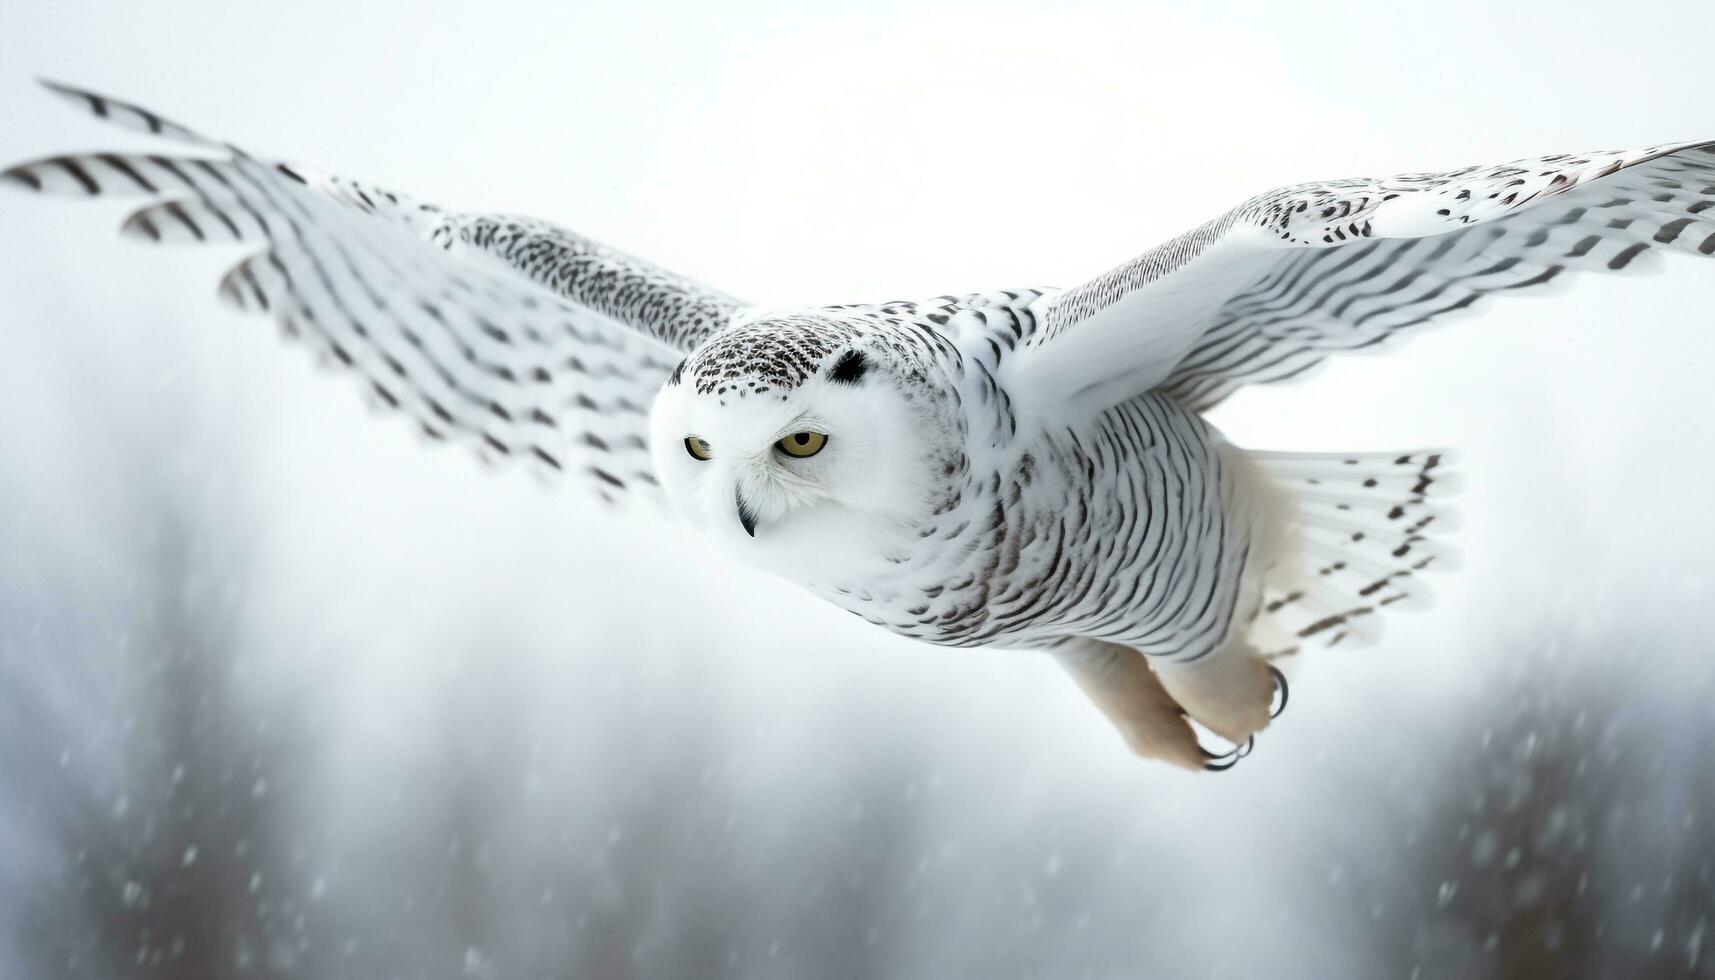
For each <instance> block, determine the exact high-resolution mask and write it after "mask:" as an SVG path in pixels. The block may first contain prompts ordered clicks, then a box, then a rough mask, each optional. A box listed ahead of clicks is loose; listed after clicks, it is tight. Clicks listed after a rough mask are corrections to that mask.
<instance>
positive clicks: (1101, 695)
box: [1054, 639, 1268, 770]
mask: <svg viewBox="0 0 1715 980" xmlns="http://www.w3.org/2000/svg"><path fill="white" fill-rule="evenodd" d="M1054 656H1055V658H1056V659H1057V660H1059V661H1060V665H1061V666H1062V667H1065V668H1066V672H1067V673H1069V674H1071V675H1072V679H1073V680H1076V681H1077V682H1078V686H1079V687H1081V688H1083V689H1084V693H1085V694H1086V695H1088V696H1089V698H1090V700H1091V701H1094V702H1095V704H1096V707H1098V708H1100V709H1102V713H1103V714H1105V715H1107V716H1108V720H1109V721H1111V722H1113V723H1114V727H1115V728H1118V729H1119V731H1120V735H1122V736H1124V738H1125V743H1126V745H1128V746H1130V747H1131V750H1132V751H1133V752H1135V753H1137V754H1138V755H1140V756H1143V757H1144V758H1149V759H1161V760H1162V761H1164V762H1171V763H1173V764H1174V765H1176V766H1182V767H1184V768H1186V769H1195V770H1202V769H1204V768H1205V761H1206V755H1205V753H1204V752H1203V750H1202V748H1201V747H1199V746H1198V744H1197V733H1196V732H1194V731H1192V729H1191V726H1190V725H1189V724H1188V723H1187V722H1186V721H1185V712H1184V711H1182V710H1181V709H1180V707H1179V705H1178V704H1177V703H1175V702H1174V700H1173V698H1172V697H1171V696H1170V695H1169V694H1168V693H1167V691H1166V689H1165V688H1163V687H1162V684H1161V679H1160V678H1158V677H1157V676H1156V674H1155V671H1153V670H1151V669H1150V662H1149V659H1148V658H1147V657H1145V656H1144V655H1143V654H1141V653H1139V652H1138V651H1136V650H1133V649H1132V648H1131V647H1124V646H1119V645H1117V644H1113V643H1104V642H1102V641H1100V640H1087V639H1077V640H1073V641H1071V642H1069V643H1066V644H1064V645H1062V646H1060V647H1057V648H1055V650H1054ZM1265 676H1267V675H1266V674H1265ZM1267 708H1268V702H1267V700H1266V699H1265V700H1264V702H1263V710H1264V713H1265V715H1266V713H1267Z"/></svg>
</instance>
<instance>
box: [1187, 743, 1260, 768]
mask: <svg viewBox="0 0 1715 980" xmlns="http://www.w3.org/2000/svg"><path fill="white" fill-rule="evenodd" d="M1255 746H1256V736H1255V735H1252V736H1251V737H1250V738H1247V739H1245V740H1244V743H1243V744H1242V745H1235V746H1233V747H1232V748H1231V749H1230V750H1228V751H1227V752H1224V753H1222V754H1220V755H1216V754H1215V753H1213V752H1210V751H1209V750H1208V749H1205V748H1204V747H1203V746H1202V743H1198V745H1197V751H1199V752H1201V753H1203V758H1204V759H1206V760H1208V761H1206V762H1204V763H1203V769H1204V770H1205V771H1207V772H1226V771H1227V770H1228V769H1231V768H1232V767H1234V766H1236V765H1238V764H1239V760H1240V759H1243V758H1244V757H1245V756H1247V755H1250V754H1251V749H1252V748H1254V747H1255Z"/></svg>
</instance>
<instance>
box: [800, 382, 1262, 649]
mask: <svg viewBox="0 0 1715 980" xmlns="http://www.w3.org/2000/svg"><path fill="white" fill-rule="evenodd" d="M1248 491H1249V481H1248V480H1247V479H1246V478H1245V473H1244V466H1243V464H1242V462H1241V461H1240V460H1239V459H1238V458H1237V456H1236V452H1235V451H1234V450H1232V449H1231V447H1228V446H1226V444H1225V442H1224V440H1223V439H1222V438H1221V436H1220V434H1219V433H1218V432H1216V431H1215V430H1214V429H1213V428H1212V427H1211V426H1210V425H1208V423H1206V422H1204V421H1203V420H1202V419H1201V418H1200V417H1198V416H1196V415H1193V414H1192V413H1190V412H1188V411H1186V410H1185V409H1183V408H1181V407H1180V406H1179V405H1178V404H1177V403H1175V402H1174V401H1172V400H1171V399H1169V398H1166V397H1164V396H1161V395H1155V394H1147V395H1143V396H1140V397H1137V398H1134V399H1132V400H1130V401H1127V402H1124V403H1121V404H1120V405H1117V406H1115V407H1114V408H1112V409H1109V410H1108V411H1107V412H1104V413H1102V414H1101V415H1098V416H1096V417H1095V418H1093V419H1092V420H1090V422H1088V423H1087V424H1085V425H1084V426H1082V427H1080V428H1076V429H1064V428H1063V429H1060V430H1058V431H1045V432H1041V433H1039V434H1035V435H1032V436H1027V437H1025V438H1022V439H1019V440H1016V441H1014V442H1012V443H1010V444H1004V445H1000V446H998V447H995V448H994V449H993V450H989V451H984V450H980V449H975V448H973V451H972V452H971V454H970V462H969V466H968V468H967V469H966V471H965V472H963V473H962V474H960V475H959V479H958V480H957V482H956V483H955V484H954V485H952V486H950V487H949V495H948V498H947V500H948V501H949V502H950V504H951V505H950V506H945V507H944V509H943V510H942V511H941V512H939V513H935V514H932V515H929V516H928V517H926V518H925V519H924V520H923V521H922V522H921V524H920V525H919V526H916V527H913V528H912V529H911V534H912V535H913V536H914V537H915V542H916V543H915V546H914V547H909V548H901V549H900V550H899V552H898V554H895V555H892V556H890V557H889V559H888V560H887V562H886V565H885V568H884V569H883V570H881V571H880V572H879V573H877V574H873V575H869V576H866V577H865V578H864V579H863V580H861V581H860V580H849V581H844V582H828V583H823V584H822V585H821V586H820V587H818V589H817V591H820V592H822V593H823V594H824V595H825V596H826V597H827V598H829V599H830V600H832V601H834V602H835V603H837V604H839V605H842V606H844V607H846V608H847V609H850V610H851V611H852V612H854V613H856V614H858V615H860V616H862V617H864V618H865V619H867V620H869V621H871V622H873V623H876V624H877V625H881V626H884V627H886V628H887V629H890V630H892V631H894V632H897V633H900V634H903V635H906V636H911V637H916V638H918V639H921V640H925V641H927V642H930V643H936V644H942V645H948V646H981V645H997V646H1033V647H1039V646H1048V645H1052V644H1053V643H1056V642H1059V641H1062V640H1064V639H1066V638H1068V637H1074V636H1078V637H1092V638H1099V639H1103V640H1108V641H1111V642H1114V643H1121V644H1125V645H1127V646H1132V647H1135V648H1137V649H1139V650H1142V651H1144V652H1145V653H1148V654H1150V655H1152V656H1160V657H1166V658H1172V659H1191V658H1194V657H1196V656H1199V655H1201V654H1203V653H1207V652H1209V651H1210V650H1213V649H1215V648H1216V647H1218V646H1219V645H1220V644H1221V643H1222V642H1224V640H1225V638H1226V636H1227V635H1228V631H1229V628H1230V626H1231V623H1232V620H1233V614H1234V610H1235V608H1236V606H1237V604H1238V602H1239V599H1240V597H1241V593H1242V592H1243V588H1242V586H1243V585H1244V577H1245V573H1246V565H1247V561H1248V560H1249V559H1250V557H1251V553H1252V550H1253V549H1252V537H1253V526H1254V524H1255V522H1254V521H1253V520H1252V519H1251V517H1250V514H1251V513H1252V512H1253V508H1252V507H1251V506H1250V501H1248V500H1247V499H1246V498H1247V493H1248Z"/></svg>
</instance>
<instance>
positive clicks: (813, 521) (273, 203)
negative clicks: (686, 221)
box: [4, 85, 1715, 769]
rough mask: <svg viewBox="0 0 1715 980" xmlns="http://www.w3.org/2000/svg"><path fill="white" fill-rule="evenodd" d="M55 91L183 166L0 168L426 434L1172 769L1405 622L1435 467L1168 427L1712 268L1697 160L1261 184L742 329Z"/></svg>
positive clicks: (479, 230)
mask: <svg viewBox="0 0 1715 980" xmlns="http://www.w3.org/2000/svg"><path fill="white" fill-rule="evenodd" d="M50 87H51V88H52V89H53V90H54V91H55V92H57V93H58V94H60V95H61V96H63V97H65V98H67V99H69V100H70V101H71V102H72V103H73V104H75V105H77V106H80V107H82V108H83V109H84V110H86V111H88V112H90V113H93V114H94V115H95V116H98V117H100V118H102V119H105V120H106V121H108V122H111V123H114V124H117V125H119V126H123V127H125V128H128V129H131V130H136V131H140V132H144V133H150V134H154V135H156V136H158V137H160V138H162V139H163V140H165V141H169V142H171V143H175V144H177V146H178V149H177V150H176V151H174V152H171V153H168V152H161V153H94V154H87V155H78V156H60V157H53V158H49V159H44V160H40V161H38V162H33V163H27V164H23V165H20V166H17V167H14V168H12V169H10V170H8V171H6V172H5V173H4V178H5V180H6V182H8V183H10V184H12V185H15V186H18V187H21V188H24V189H28V190H30V191H35V192H40V193H44V194H60V195H67V196H72V197H97V196H102V195H109V196H121V195H128V196H134V197H137V198H140V199H142V202H141V204H140V206H139V207H138V208H137V209H136V210H135V211H134V212H133V213H132V214H131V216H130V217H129V219H128V220H126V221H125V223H124V228H123V231H124V233H125V234H126V235H129V236H131V237H134V238H140V239H144V240H148V241H153V242H171V243H181V242H182V243H197V242H216V243H221V242H225V243H231V242H250V243H254V245H255V246H256V249H255V251H254V253H253V254H251V255H250V256H249V257H248V258H246V259H244V260H243V261H242V262H239V263H238V264H237V265H236V266H234V267H233V268H232V269H231V271H230V272H228V273H227V274H226V276H225V278H224V280H223V281H222V282H221V284H220V295H221V297H222V298H224V299H225V300H227V301H228V302H229V303H231V304H232V305H235V306H237V307H239V308H240V309H245V310H254V311H261V312H264V313H267V314H270V315H272V316H273V317H274V318H275V319H276V320H277V321H278V322H279V323H280V324H281V326H282V327H283V328H284V330H285V331H286V333H288V334H289V335H291V336H294V337H298V338H300V339H302V340H304V341H306V342H307V343H309V344H311V345H313V346H315V347H316V348H318V349H320V350H321V351H322V352H323V353H324V354H326V355H327V356H328V357H329V358H330V359H331V360H332V361H333V362H335V363H337V364H339V365H342V366H343V367H345V368H347V369H349V370H350V372H351V373H353V374H354V375H356V376H357V377H358V378H359V379H360V380H361V381H362V384H363V386H364V387H365V388H366V389H367V390H368V391H369V392H370V394H371V395H372V396H373V397H374V398H375V399H377V400H378V401H379V402H380V403H382V404H385V405H386V406H390V407H392V408H395V409H398V410H399V411H400V412H402V413H404V414H406V415H408V416H409V417H410V418H412V419H413V420H414V421H415V423H416V424H417V425H418V426H420V427H421V428H422V429H423V431H424V432H426V433H427V434H429V435H430V436H432V437H434V438H436V439H451V440H458V441H462V442H466V443H468V444H470V445H472V446H474V447H476V448H477V449H478V450H479V451H481V452H482V453H483V454H484V455H486V456H488V457H491V458H495V459H520V460H525V461H528V462H530V463H533V464H535V465H536V466H538V467H539V468H541V469H543V470H544V471H547V472H552V473H556V474H560V475H563V476H564V477H567V478H569V479H573V480H576V481H579V482H581V483H583V484H586V485H587V486H589V487H590V488H592V489H593V490H594V491H595V492H596V493H597V494H599V495H600V496H601V497H603V498H607V499H610V500H617V499H619V498H622V497H627V496H647V497H655V498H664V499H665V501H666V502H668V503H670V504H671V506H672V509H673V510H675V511H676V512H677V513H678V514H679V515H680V516H681V517H682V518H683V519H684V520H685V521H687V522H688V523H690V524H691V525H692V526H693V527H695V528H696V529H697V530H699V531H701V532H703V533H704V534H705V535H706V536H707V538H708V540H709V541H711V542H713V543H714V544H715V545H716V546H718V547H719V548H721V549H722V550H723V551H725V552H727V553H729V554H731V555H733V556H734V557H736V558H739V559H743V560H746V561H749V562H753V563H755V564H757V565H760V566H762V567H764V568H766V569H768V570H770V571H773V572H775V573H778V574H780V575H782V576H784V577H786V578H787V579H789V580H791V581H793V582H796V583H798V584H800V585H801V586H803V587H805V588H806V589H808V590H810V591H811V592H813V593H815V594H816V595H819V596H821V597H822V598H824V599H826V600H828V601H829V602H832V603H834V604H836V605H838V606H840V607H842V608H844V609H846V610H849V611H851V612H853V613H856V614H857V615H859V616H861V617H863V618H864V619H866V620H868V621H869V622H871V623H874V624H876V625H878V626H882V627H885V628H886V629H889V630H892V631H894V632H896V633H900V634H903V635H905V636H910V637H916V638H918V639H921V640H924V641H927V642H929V643H935V644H941V645H946V646H960V647H966V646H996V647H1027V648H1037V649H1043V650H1047V651H1050V652H1051V653H1052V655H1053V656H1054V657H1056V658H1057V659H1058V660H1059V661H1060V662H1061V663H1062V664H1063V665H1064V666H1065V668H1066V669H1067V671H1068V672H1069V673H1070V674H1071V675H1072V676H1073V678H1074V679H1075V680H1076V681H1077V683H1078V684H1079V685H1080V686H1081V687H1082V688H1083V690H1084V691H1085V692H1086V693H1087V694H1088V695H1089V697H1090V699H1091V700H1093V701H1094V702H1095V703H1096V705H1097V706H1098V707H1100V709H1101V710H1102V711H1103V712H1104V713H1105V714H1106V715H1107V716H1108V717H1109V718H1110V719H1111V720H1112V722H1113V723H1114V725H1115V726H1116V727H1117V728H1118V730H1119V732H1120V733H1121V735H1122V736H1123V738H1124V740H1125V742H1126V744H1127V745H1129V746H1130V748H1131V749H1132V750H1133V751H1135V752H1136V753H1138V754H1139V755H1142V756H1146V757H1152V758H1156V759H1161V760H1165V761H1168V762H1171V763H1174V764H1177V765H1181V766H1185V767H1188V768H1193V769H1221V768H1225V767H1227V766H1230V765H1231V764H1232V763H1233V762H1234V761H1235V760H1236V759H1237V758H1239V757H1240V756H1242V755H1243V754H1244V753H1245V752H1246V751H1247V750H1248V749H1249V747H1250V746H1251V745H1252V744H1253V739H1254V736H1255V735H1256V733H1257V732H1258V731H1260V730H1261V729H1263V728H1264V727H1265V726H1266V725H1268V723H1269V721H1270V719H1271V718H1272V717H1273V716H1274V715H1275V714H1277V713H1278V711H1279V710H1280V709H1281V708H1283V707H1285V701H1286V687H1285V680H1284V678H1283V677H1282V676H1281V674H1280V672H1279V670H1278V669H1277V668H1276V667H1275V666H1274V664H1273V661H1274V660H1275V658H1278V657H1281V656H1285V655H1289V654H1291V653H1294V652H1296V651H1297V650H1299V649H1300V648H1301V647H1303V646H1306V645H1311V644H1326V645H1332V644H1335V643H1340V642H1342V641H1344V642H1357V641H1361V640H1364V639H1366V638H1369V637H1370V636H1371V635H1372V634H1373V632H1374V626H1375V623H1376V621H1377V620H1378V619H1379V617H1380V615H1381V614H1382V613H1383V611H1384V610H1385V609H1387V607H1390V606H1395V605H1396V604H1398V605H1409V604H1411V603H1412V602H1413V600H1416V601H1418V602H1421V601H1423V599H1424V596H1425V595H1426V594H1425V593H1424V592H1423V590H1422V588H1421V586H1420V584H1419V580H1418V576H1419V573H1421V572H1423V571H1424V570H1426V569H1429V568H1431V567H1432V566H1437V565H1445V564H1446V557H1447V551H1446V549H1445V548H1438V547H1437V545H1436V543H1435V542H1434V541H1433V540H1432V536H1433V535H1435V534H1436V533H1437V532H1440V531H1443V530H1445V529H1446V528H1447V527H1448V523H1449V514H1448V511H1447V510H1446V508H1445V504H1444V503H1442V500H1443V498H1445V496H1446V494H1447V493H1448V492H1450V491H1451V490H1452V489H1453V488H1454V485H1455V480H1454V479H1453V477H1452V474H1450V473H1449V465H1450V462H1451V458H1450V457H1449V456H1448V455H1447V454H1446V453H1442V452H1437V451H1432V450H1430V451H1397V452H1385V453H1353V454H1333V455H1325V454H1298V453H1276V452H1254V451H1250V450H1245V449H1241V448H1239V447H1237V446H1234V445H1233V444H1231V443H1229V442H1227V441H1226V440H1225V439H1223V438H1222V437H1221V434H1220V433H1219V432H1217V431H1216V430H1215V429H1214V428H1213V427H1212V426H1211V425H1210V424H1209V423H1208V422H1207V421H1206V420H1205V419H1204V418H1203V417H1202V415H1201V414H1200V413H1202V412H1204V411H1206V410H1207V409H1209V408H1210V407H1211V406H1213V405H1215V404H1216V403H1218V402H1219V401H1221V400H1222V399H1223V398H1225V397H1226V396H1227V395H1228V394H1230V393H1231V392H1232V391H1233V390H1234V389H1236V388H1237V387H1239V386H1240V385H1245V384H1254V383H1261V382H1271V381H1279V380H1283V379H1286V378H1291V377H1294V376H1297V375H1299V374H1302V373H1304V372H1305V371H1307V370H1308V369H1310V368H1311V367H1313V366H1315V365H1316V364H1317V363H1318V362H1320V361H1322V360H1323V359H1324V358H1326V357H1328V356H1330V355H1332V354H1335V353H1339V352H1342V351H1350V350H1355V349H1358V348H1367V347H1372V346H1374V345H1377V344H1384V343H1387V342H1389V341H1391V340H1393V339H1394V338H1395V337H1396V336H1398V335H1401V334H1403V333H1406V332H1408V331H1409V330H1410V328H1413V327H1415V326H1417V325H1419V324H1426V323H1430V322H1432V321H1436V320H1438V319H1441V318H1443V317H1444V316H1446V315H1449V314H1452V313H1455V312H1456V311H1461V310H1465V309H1467V308H1468V307H1471V306H1472V305H1473V304H1475V303H1476V302H1477V301H1478V300H1480V299H1483V298H1485V297H1487V296H1489V295H1491V294H1505V293H1509V292H1512V291H1519V290H1531V289H1534V288H1538V287H1543V286H1545V285H1547V284H1549V283H1552V282H1557V281H1562V280H1567V279H1570V278H1572V274H1573V273H1575V272H1579V271H1585V270H1590V271H1603V270H1609V271H1616V272H1618V271H1621V270H1629V269H1636V268H1639V267H1641V266H1644V265H1646V264H1648V263H1654V262H1659V261H1660V259H1661V253H1662V252H1663V251H1666V250H1675V249H1677V250H1680V251H1684V252H1688V253H1693V254H1702V255H1709V254H1711V253H1715V142H1707V143H1673V144H1665V145H1661V146H1654V147H1649V148H1645V149H1639V150H1625V151H1611V152H1599V153H1579V154H1558V155H1555V156H1546V157H1540V158H1537V159H1526V160H1519V161H1516V162H1513V163H1507V164H1502V165H1499V166H1479V167H1467V168H1464V169H1461V170H1454V171H1450V172H1446V173H1421V174H1407V175H1404V176H1400V177H1394V178H1391V179H1383V180H1371V179H1364V180H1334V181H1326V182H1322V183H1311V184H1300V185H1297V186H1292V187H1286V188H1282V189H1280V190H1275V191H1271V192H1269V193H1266V194H1262V195H1260V196H1258V197H1255V198H1252V199H1251V200H1248V201H1245V202H1243V203H1241V204H1239V205H1238V206H1237V207H1235V208H1234V209H1232V210H1231V211H1228V212H1226V213H1225V214H1223V215H1221V216H1219V217H1217V218H1215V219H1213V220H1212V221H1209V222H1208V223H1207V224H1204V225H1202V226H1201V227H1198V228H1195V229H1192V230H1191V231H1188V232H1186V233H1185V234H1183V235H1180V236H1179V237H1178V238H1175V239H1173V240H1172V241H1169V242H1166V243H1165V244H1162V245H1160V246H1157V247H1156V248H1154V249H1151V250H1150V251H1148V252H1145V253H1144V254H1143V255H1141V256H1140V257H1138V258H1137V259H1135V260H1133V261H1131V262H1128V263H1126V264H1125V265H1122V266H1120V267H1119V268H1117V269H1114V270H1112V271H1110V272H1107V273H1105V274H1103V275H1101V276H1098V277H1096V278H1094V279H1092V280H1090V281H1089V282H1086V283H1084V284H1082V285H1080V286H1077V287H1075V288H1072V289H1068V290H1065V291H1058V290H1051V289H1011V290H999V291H995V292H989V293H980V294H975V295H966V296H938V297H935V298H933V299H928V300H921V301H909V302H906V301H901V302H887V303H878V304H872V305H849V306H825V307H817V308H813V309H774V308H770V307H767V306H757V305H752V304H749V303H745V302H742V301H740V300H738V299H735V298H733V297H730V296H727V295H725V294H723V293H720V292H717V291H715V290H712V289H709V288H707V287H704V286H702V285H699V284H697V283H695V282H692V281H690V280H688V279H685V278H682V277H680V276H677V275H674V274H673V273H670V272H667V271H665V270H662V269H660V268H657V267H655V266H653V265H650V264H649V263H647V262H644V261H642V260H639V259H637V258H633V257H631V256H629V255H626V254H624V253H621V252H619V251H616V250H614V249H611V248H609V247H607V246H605V245H601V244H598V243H596V242H593V241H591V240H589V239H587V238H583V237H581V236H579V235H576V234H574V233H572V232H569V231H566V230H564V229H561V228H558V227H556V226H554V225H551V224H547V223H544V222H541V221H536V220H532V219H527V218H518V217H507V216H496V215H486V214H468V213H460V212H456V211H449V210H446V209H443V208H440V207H437V206H435V205H432V204H428V203H424V202H422V201H419V200H416V199H413V198H410V197H407V196H405V195H403V194H399V193H395V192H392V191H388V190H384V189H382V188H380V187H376V186H374V185H371V184H367V183H362V182H358V181H354V180H349V179H345V178H340V177H334V176H329V175H326V174H323V173H320V172H317V171H314V170H310V169H308V168H305V167H301V166H298V165H296V164H288V163H281V162H276V161H273V160H268V159H264V158H260V157H254V156H251V155H250V154H248V153H245V152H243V151H241V150H239V149H237V148H235V147H232V146H230V145H227V144H224V143H221V142H218V141H215V140H210V139H207V138H204V137H202V136H199V135H197V134H196V133H194V132H192V131H191V130H189V129H186V128H185V127H183V126H180V125H177V124H175V123H172V122H169V121H167V120H166V119H164V118H162V117H161V116H159V115H156V114H155V113H153V112H150V111H148V110H145V109H142V108H139V107H138V106H135V105H132V104H129V103H126V102H121V101H119V100H116V99H110V98H106V97H104V96H100V95H96V94H93V93H90V92H85V91H81V90H78V89H72V88H66V87H63V86H58V85H51V86H50ZM1193 722H1194V723H1195V726H1194V725H1193ZM1199 729H1201V730H1202V731H1204V732H1207V733H1212V735H1213V736H1218V737H1219V739H1220V740H1221V741H1219V742H1216V743H1215V744H1216V745H1228V746H1231V748H1227V749H1225V750H1224V751H1221V752H1216V751H1212V750H1211V749H1209V748H1207V747H1206V746H1205V743H1204V741H1203V739H1202V738H1201V737H1200V734H1199Z"/></svg>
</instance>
